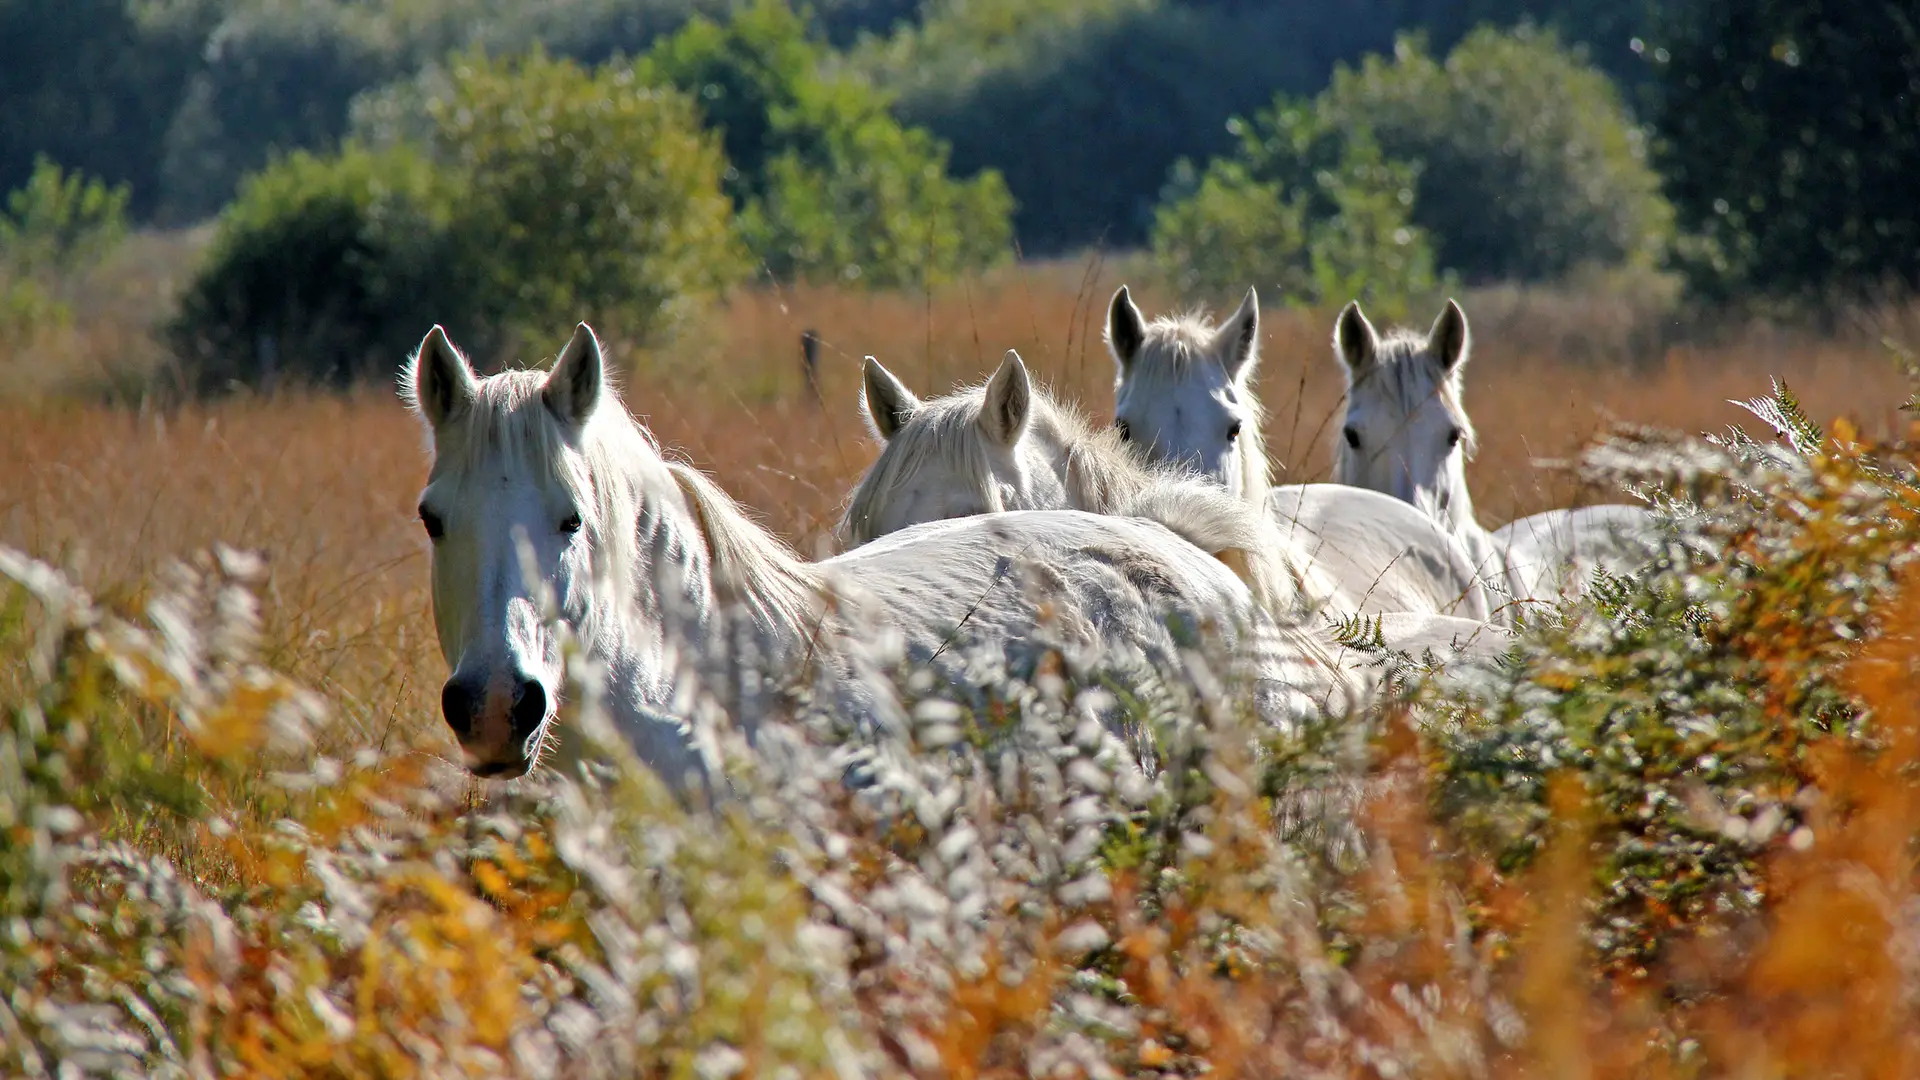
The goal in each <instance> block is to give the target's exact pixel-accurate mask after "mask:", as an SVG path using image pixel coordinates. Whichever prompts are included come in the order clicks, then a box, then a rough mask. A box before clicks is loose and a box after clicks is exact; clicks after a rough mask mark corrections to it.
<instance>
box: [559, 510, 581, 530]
mask: <svg viewBox="0 0 1920 1080" xmlns="http://www.w3.org/2000/svg"><path fill="white" fill-rule="evenodd" d="M560 531H561V532H563V533H568V534H572V533H577V532H579V531H580V514H579V512H578V511H576V512H574V513H571V514H568V515H567V518H566V520H565V521H562V522H561V523H560Z"/></svg>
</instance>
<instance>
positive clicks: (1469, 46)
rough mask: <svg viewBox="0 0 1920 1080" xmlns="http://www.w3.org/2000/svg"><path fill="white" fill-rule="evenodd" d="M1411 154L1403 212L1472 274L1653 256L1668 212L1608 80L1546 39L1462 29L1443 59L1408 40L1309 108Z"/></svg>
mask: <svg viewBox="0 0 1920 1080" xmlns="http://www.w3.org/2000/svg"><path fill="white" fill-rule="evenodd" d="M1316 108H1317V109H1318V110H1319V112H1320V113H1321V122H1322V123H1323V124H1325V125H1326V126H1328V127H1330V128H1332V129H1333V130H1349V129H1355V128H1360V127H1366V128H1369V129H1371V130H1372V132H1373V133H1374V135H1375V137H1377V138H1378V139H1379V142H1380V146H1381V148H1382V149H1383V150H1384V151H1385V152H1386V154H1387V156H1388V157H1390V158H1395V159H1398V160H1402V161H1415V162H1420V163H1421V164H1422V166H1423V168H1422V170H1421V174H1420V183H1419V187H1418V194H1417V197H1416V199H1415V200H1414V207H1413V219H1414V221H1415V222H1417V223H1418V224H1420V225H1421V226H1422V227H1424V228H1426V229H1427V230H1429V231H1430V232H1431V233H1432V234H1433V235H1434V238H1435V242H1436V243H1437V245H1438V252H1439V258H1440V263H1441V265H1442V266H1444V267H1446V268H1447V269H1449V270H1453V271H1457V272H1459V273H1460V274H1462V275H1463V276H1465V277H1467V278H1469V279H1472V280H1488V279H1513V278H1518V279H1551V278H1556V277H1559V276H1562V275H1564V274H1566V273H1567V272H1568V271H1570V270H1572V269H1574V268H1575V267H1577V266H1579V265H1581V264H1599V265H1617V264H1622V263H1626V264H1637V265H1651V264H1653V263H1654V262H1656V261H1657V260H1658V259H1659V258H1660V257H1661V256H1662V255H1663V253H1664V250H1665V246H1666V244H1667V242H1668V240H1669V237H1670V235H1671V231H1672V216H1673V212H1672V208H1671V207H1670V206H1669V205H1668V204H1667V202H1666V200H1665V199H1664V198H1663V197H1662V196H1661V194H1660V180H1659V177H1658V176H1657V175H1656V174H1655V173H1654V171H1653V169H1652V168H1651V167H1650V165H1649V164H1648V161H1647V148H1646V145H1645V144H1646V139H1645V137H1644V135H1643V133H1642V132H1641V130H1640V129H1639V128H1638V127H1636V126H1635V125H1634V123H1633V122H1632V120H1631V118H1630V117H1629V116H1628V114H1627V111H1626V109H1625V108H1624V106H1623V105H1622V103H1621V101H1620V95H1619V93H1618V92H1617V90H1616V89H1615V88H1614V86H1613V84H1612V83H1611V82H1609V81H1608V79H1607V77H1606V76H1605V75H1603V74H1602V73H1600V72H1599V71H1597V70H1595V69H1594V68H1593V67H1591V66H1589V65H1588V64H1587V63H1586V62H1585V61H1583V60H1582V59H1581V58H1580V57H1579V56H1578V55H1577V54H1575V53H1572V52H1570V51H1568V50H1567V49H1565V48H1563V47H1562V46H1561V45H1560V44H1559V42H1558V41H1557V40H1556V39H1555V38H1554V36H1553V35H1552V34H1549V33H1543V32H1539V31H1534V30H1531V29H1526V28H1523V29H1521V30H1520V31H1517V32H1515V33H1511V34H1509V33H1502V32H1498V31H1495V30H1491V29H1483V30H1478V31H1475V32H1474V33H1472V34H1470V35H1468V36H1467V38H1466V40H1464V41H1463V42H1461V43H1460V45H1459V46H1458V47H1456V48H1455V49H1454V50H1453V52H1452V53H1451V54H1449V55H1448V57H1447V59H1446V62H1445V63H1444V64H1442V63H1440V62H1438V61H1436V60H1434V59H1433V58H1432V57H1431V56H1429V55H1427V53H1426V52H1425V51H1424V50H1423V49H1422V48H1421V47H1420V46H1419V45H1418V43H1417V42H1415V41H1413V40H1410V39H1403V40H1402V41H1401V42H1400V44H1399V45H1398V46H1396V48H1395V52H1394V57H1393V59H1391V60H1387V59H1384V58H1378V57H1370V58H1368V59H1367V60H1366V61H1365V62H1364V63H1363V64H1361V66H1360V67H1359V68H1358V69H1343V70H1341V71H1340V72H1338V73H1336V74H1335V76H1334V79H1333V84H1332V85H1331V86H1330V87H1329V88H1328V89H1327V90H1326V92H1325V93H1323V94H1322V95H1321V97H1320V99H1319V101H1318V103H1317V105H1316Z"/></svg>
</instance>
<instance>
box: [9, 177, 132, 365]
mask: <svg viewBox="0 0 1920 1080" xmlns="http://www.w3.org/2000/svg"><path fill="white" fill-rule="evenodd" d="M129 195H130V192H129V190H128V188H127V185H125V184H121V185H119V186H117V187H108V186H107V185H106V184H104V183H102V182H101V181H99V180H97V179H90V178H88V177H85V176H82V175H81V174H80V173H78V172H65V171H62V170H61V168H60V166H58V165H56V164H54V163H53V162H52V161H51V160H49V159H48V158H46V157H44V156H42V157H38V158H35V159H34V163H33V172H32V173H31V174H30V175H29V176H28V178H27V182H26V183H25V184H24V185H23V186H21V187H20V188H19V189H18V190H17V191H14V192H12V193H11V194H9V195H8V196H7V205H6V210H5V212H4V213H0V342H14V341H18V340H20V339H22V338H24V337H27V336H30V335H31V334H32V332H33V331H34V330H35V329H36V328H38V327H41V326H44V325H46V324H49V323H52V324H58V325H64V324H66V323H68V322H70V321H71V320H72V318H73V311H72V309H71V308H69V307H68V306H67V304H66V303H65V301H64V300H62V299H61V298H60V296H59V295H58V293H59V286H60V284H61V283H62V281H63V280H64V279H67V278H69V277H70V276H71V275H74V274H78V273H83V272H85V271H86V270H88V269H91V268H92V267H93V266H94V265H95V264H97V263H98V262H99V261H100V259H101V258H103V257H104V256H105V255H106V254H107V253H108V252H110V251H112V250H113V249H114V248H115V247H116V246H118V245H119V243H120V242H121V241H122V240H123V239H125V238H126V235H127V200H128V198H129Z"/></svg>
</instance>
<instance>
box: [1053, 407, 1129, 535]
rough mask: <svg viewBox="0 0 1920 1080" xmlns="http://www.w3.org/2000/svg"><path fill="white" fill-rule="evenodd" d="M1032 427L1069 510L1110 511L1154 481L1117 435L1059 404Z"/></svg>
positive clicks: (1098, 512) (1096, 512) (1097, 512)
mask: <svg viewBox="0 0 1920 1080" xmlns="http://www.w3.org/2000/svg"><path fill="white" fill-rule="evenodd" d="M1035 430H1036V432H1037V433H1038V434H1039V435H1040V437H1041V444H1040V445H1041V451H1042V453H1043V454H1045V456H1046V458H1047V462H1048V466H1049V467H1050V468H1052V469H1053V470H1054V473H1055V475H1057V476H1058V477H1059V478H1060V483H1061V486H1063V487H1065V488H1066V492H1067V507H1068V508H1069V509H1073V510H1085V511H1087V512H1088V513H1091V514H1110V513H1113V512H1114V509H1115V507H1117V506H1118V505H1120V504H1121V503H1122V502H1124V501H1125V500H1127V499H1128V498H1130V497H1131V496H1133V495H1136V494H1138V493H1139V492H1140V491H1141V490H1143V489H1144V488H1146V487H1147V486H1148V484H1149V483H1150V482H1151V480H1152V479H1153V477H1152V474H1151V473H1149V472H1148V471H1147V470H1146V469H1145V468H1144V467H1143V466H1141V465H1140V463H1139V462H1138V461H1136V460H1135V459H1134V458H1133V456H1132V455H1131V454H1130V453H1128V452H1127V449H1126V447H1124V446H1122V445H1121V444H1120V442H1119V439H1118V437H1117V436H1114V435H1112V434H1110V433H1108V432H1106V431H1100V432H1096V431H1093V430H1092V429H1091V428H1089V427H1088V426H1087V425H1085V424H1083V423H1080V422H1079V421H1078V419H1077V418H1076V417H1073V416H1071V415H1069V414H1067V413H1064V412H1062V411H1060V410H1059V409H1058V408H1053V409H1049V410H1048V411H1047V413H1046V414H1045V417H1044V420H1043V422H1042V423H1040V424H1037V425H1036V426H1035Z"/></svg>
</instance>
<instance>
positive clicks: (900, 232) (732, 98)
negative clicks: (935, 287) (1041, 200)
mask: <svg viewBox="0 0 1920 1080" xmlns="http://www.w3.org/2000/svg"><path fill="white" fill-rule="evenodd" d="M825 59H826V57H825V54H824V51H823V50H822V49H821V48H820V46H818V45H816V44H815V43H813V42H812V41H809V40H808V38H807V26H806V23H805V21H804V20H802V19H801V18H800V17H799V16H798V15H797V14H795V13H794V11H793V9H792V8H790V7H789V6H788V5H787V4H786V2H785V0H757V2H756V3H755V4H754V5H753V6H751V7H749V8H746V9H744V10H742V11H741V12H739V13H738V14H736V15H735V17H734V18H733V19H731V20H730V21H728V22H726V23H717V22H713V21H711V20H707V19H695V20H694V21H693V22H691V23H689V24H688V25H687V26H686V27H685V28H684V29H682V30H681V31H680V32H679V33H678V34H675V35H674V36H673V37H671V38H668V39H666V40H664V41H662V42H661V43H660V44H659V45H658V46H657V47H656V48H655V49H654V50H653V51H652V52H651V53H649V54H648V55H647V57H646V58H645V59H644V60H643V61H642V62H641V64H640V67H639V70H640V73H641V77H642V78H643V79H645V80H648V81H654V80H658V81H661V82H665V83H668V84H670V85H673V86H677V87H679V88H680V89H682V90H685V91H686V92H687V93H688V94H689V95H691V96H692V97H693V98H694V99H695V100H696V101H698V102H699V104H700V109H701V112H702V114H703V115H704V117H705V120H706V123H707V124H708V126H710V127H712V128H714V129H715V130H717V131H718V132H719V134H720V138H721V139H722V141H723V143H724V145H725V147H726V151H727V160H728V164H729V168H728V171H727V190H728V192H729V193H730V194H732V196H733V197H734V199H735V203H736V206H737V207H738V208H739V210H740V212H741V219H742V235H743V236H744V237H745V238H746V241H747V243H748V246H749V247H750V248H751V250H752V253H753V255H754V257H755V259H756V260H757V261H758V262H759V264H760V266H761V267H762V268H763V269H765V270H766V271H767V272H768V273H771V274H772V275H774V276H775V277H776V278H782V279H788V278H830V279H838V280H842V281H850V280H859V281H864V282H867V283H869V284H873V285H898V284H918V283H921V282H924V281H929V280H938V279H940V278H944V277H948V276H951V275H953V274H956V273H960V272H963V271H966V270H970V269H975V268H978V267H981V266H985V265H989V264H991V263H993V262H994V261H996V260H998V259H1001V258H1004V257H1005V256H1006V254H1007V253H1008V252H1009V251H1010V250H1011V246H1012V245H1011V218H1012V211H1013V206H1012V201H1011V199H1010V198H1009V197H1008V195H1007V193H1006V187H1005V185H1004V184H1003V183H1002V182H1001V180H1000V177H999V176H998V174H996V173H993V172H985V173H982V174H980V175H978V176H975V177H973V178H972V179H968V180H960V179H956V178H954V177H952V176H950V175H949V173H948V170H947V148H946V146H945V144H943V143H941V142H940V141H939V140H937V139H935V138H933V137H932V136H930V135H928V134H927V133H926V132H924V131H919V130H915V129H908V128H903V127H902V126H901V125H900V123H899V121H897V120H895V119H894V118H893V116H892V115H891V113H889V112H888V100H887V98H886V97H885V96H883V95H881V94H879V93H877V92H875V91H874V90H873V89H872V88H871V87H869V86H868V85H866V84H865V83H863V82H860V81H857V80H855V79H853V78H850V77H845V76H839V77H831V76H827V75H825V74H823V73H822V70H821V69H822V64H823V62H824V61H825Z"/></svg>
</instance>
